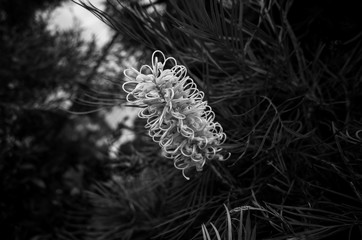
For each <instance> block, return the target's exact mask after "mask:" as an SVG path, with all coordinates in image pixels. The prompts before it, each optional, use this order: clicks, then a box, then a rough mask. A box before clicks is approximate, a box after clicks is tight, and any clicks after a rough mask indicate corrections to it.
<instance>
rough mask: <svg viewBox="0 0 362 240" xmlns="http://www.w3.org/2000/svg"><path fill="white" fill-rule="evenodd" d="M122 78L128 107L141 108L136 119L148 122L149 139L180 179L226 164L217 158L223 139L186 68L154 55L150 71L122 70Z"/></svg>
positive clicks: (224, 137) (145, 69) (172, 59)
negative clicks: (178, 171)
mask: <svg viewBox="0 0 362 240" xmlns="http://www.w3.org/2000/svg"><path fill="white" fill-rule="evenodd" d="M158 55H159V57H160V58H159V57H158ZM124 74H125V76H126V78H127V79H126V80H127V81H126V82H125V83H124V84H123V86H122V88H123V90H124V91H125V92H126V93H127V101H128V102H129V103H130V104H132V105H136V106H140V107H143V109H142V110H141V111H140V112H139V114H138V116H139V117H140V118H146V119H147V124H146V128H148V129H149V131H148V133H149V135H150V137H152V139H153V140H154V141H155V142H158V143H159V145H160V147H161V148H162V151H163V154H164V156H165V157H167V158H170V159H174V165H175V167H176V168H177V169H181V170H182V173H183V175H184V176H185V170H186V169H188V168H191V167H193V166H195V167H196V170H197V171H202V168H203V166H204V164H205V162H206V161H207V160H211V159H218V160H225V158H224V157H223V155H221V153H220V152H221V150H222V147H221V144H223V143H224V141H225V139H226V135H225V133H224V132H223V129H222V127H221V125H220V124H219V123H218V122H214V118H215V114H214V112H213V111H212V109H211V107H210V106H208V105H207V102H206V101H203V98H204V93H203V92H202V91H199V90H198V89H197V86H196V84H195V83H194V81H193V80H192V79H191V78H189V77H188V76H187V69H186V67H185V66H183V65H178V64H177V62H176V60H175V59H174V58H172V57H168V58H166V57H165V55H164V54H163V53H162V52H161V51H158V50H157V51H155V52H154V53H153V55H152V66H149V65H143V66H142V67H141V69H140V70H139V71H138V70H136V69H134V68H130V69H126V70H125V71H124ZM185 178H186V179H189V178H188V177H186V176H185Z"/></svg>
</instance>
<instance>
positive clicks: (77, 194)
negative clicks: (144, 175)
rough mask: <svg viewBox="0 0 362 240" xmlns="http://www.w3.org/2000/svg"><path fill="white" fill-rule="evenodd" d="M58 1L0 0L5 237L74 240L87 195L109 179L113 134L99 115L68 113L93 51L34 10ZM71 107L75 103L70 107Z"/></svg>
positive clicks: (0, 194) (0, 209) (0, 228)
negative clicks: (77, 214)
mask: <svg viewBox="0 0 362 240" xmlns="http://www.w3.org/2000/svg"><path fill="white" fill-rule="evenodd" d="M59 3H60V1H5V0H2V1H0V52H1V54H0V232H1V238H2V239H19V240H20V239H74V238H75V237H78V238H81V237H82V236H84V235H85V234H84V232H83V233H82V232H77V231H78V226H79V225H81V224H82V225H83V224H84V223H85V222H86V218H83V216H82V217H80V218H79V217H75V215H74V212H76V211H75V209H76V210H77V211H79V209H87V208H89V203H88V202H87V201H86V200H85V198H84V190H85V189H88V188H90V186H91V185H92V183H93V182H94V181H95V180H98V181H106V180H108V179H109V168H108V167H109V165H108V164H107V160H108V153H107V150H108V146H107V145H106V144H104V143H105V142H107V141H106V137H107V136H109V135H110V129H109V127H108V128H107V127H106V126H107V125H106V124H105V122H104V120H103V119H102V118H101V117H100V116H99V115H95V114H94V115H90V116H82V117H77V116H71V115H70V114H69V113H66V112H64V111H63V110H61V109H67V108H69V104H70V105H71V104H72V102H71V100H72V97H75V96H74V95H77V94H78V90H79V88H80V86H82V85H83V84H86V81H87V79H88V76H89V73H90V72H92V70H93V69H92V67H93V65H94V62H95V60H96V59H97V58H98V52H97V49H96V48H95V43H94V42H84V41H83V40H81V38H80V32H79V30H70V31H67V32H51V31H49V30H48V29H47V19H43V18H42V17H41V15H39V16H37V14H39V11H41V10H45V9H48V10H49V8H51V6H56V5H58V4H59ZM72 106H73V109H76V106H75V105H74V104H73V105H72Z"/></svg>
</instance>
